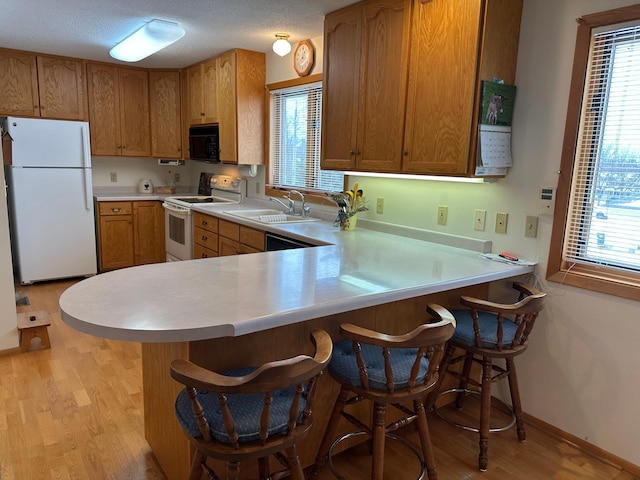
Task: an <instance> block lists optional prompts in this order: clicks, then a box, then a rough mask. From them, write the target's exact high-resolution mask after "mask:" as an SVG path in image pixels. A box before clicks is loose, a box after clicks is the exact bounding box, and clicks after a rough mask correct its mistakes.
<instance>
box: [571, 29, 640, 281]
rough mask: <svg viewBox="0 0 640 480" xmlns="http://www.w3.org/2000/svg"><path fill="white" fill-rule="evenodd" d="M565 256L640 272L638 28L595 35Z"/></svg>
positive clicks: (639, 43)
mask: <svg viewBox="0 0 640 480" xmlns="http://www.w3.org/2000/svg"><path fill="white" fill-rule="evenodd" d="M563 258H564V262H565V265H566V264H567V263H568V264H571V263H581V264H584V263H586V264H593V265H606V266H608V267H612V268H614V269H621V270H625V271H629V272H637V271H640V26H624V27H620V26H618V27H611V26H610V27H608V28H607V30H606V31H601V32H596V33H593V34H592V40H591V46H590V52H589V67H588V70H587V77H586V80H585V88H584V97H583V102H582V114H581V117H580V129H579V134H578V139H577V145H576V158H575V162H574V171H573V178H572V186H571V195H570V203H569V211H568V217H567V224H566V229H565V238H564V247H563Z"/></svg>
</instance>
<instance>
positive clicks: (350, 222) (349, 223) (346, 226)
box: [340, 213, 358, 232]
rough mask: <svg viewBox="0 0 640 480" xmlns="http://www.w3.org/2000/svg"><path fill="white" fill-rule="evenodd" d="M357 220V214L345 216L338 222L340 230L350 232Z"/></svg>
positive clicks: (354, 227)
mask: <svg viewBox="0 0 640 480" xmlns="http://www.w3.org/2000/svg"><path fill="white" fill-rule="evenodd" d="M357 222H358V214H357V213H356V214H353V215H351V216H350V217H348V218H345V219H344V220H342V221H341V222H340V230H344V231H346V232H351V231H353V230H355V229H356V223H357Z"/></svg>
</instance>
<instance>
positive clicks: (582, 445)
mask: <svg viewBox="0 0 640 480" xmlns="http://www.w3.org/2000/svg"><path fill="white" fill-rule="evenodd" d="M524 419H525V421H526V422H527V423H530V424H532V425H534V426H535V427H537V428H538V429H540V430H543V431H545V432H546V433H548V434H549V435H552V436H554V437H556V438H559V439H560V440H563V441H565V442H567V443H570V444H572V445H574V446H575V447H577V448H579V449H580V450H582V451H583V452H585V453H587V454H589V455H591V456H593V457H596V458H598V459H599V460H602V461H604V462H607V463H609V464H610V465H612V466H614V467H618V468H621V469H622V470H624V471H625V472H627V473H630V474H631V475H633V476H634V477H640V466H639V465H636V464H635V463H631V462H629V461H628V460H625V459H624V458H621V457H618V456H617V455H614V454H613V453H610V452H607V451H606V450H603V449H602V448H600V447H596V446H595V445H593V444H592V443H589V442H587V441H585V440H583V439H581V438H579V437H576V436H575V435H571V434H570V433H567V432H565V431H564V430H560V429H559V428H558V427H554V426H553V425H551V424H549V423H547V422H544V421H542V420H540V419H539V418H536V417H532V416H531V415H529V414H527V413H525V414H524Z"/></svg>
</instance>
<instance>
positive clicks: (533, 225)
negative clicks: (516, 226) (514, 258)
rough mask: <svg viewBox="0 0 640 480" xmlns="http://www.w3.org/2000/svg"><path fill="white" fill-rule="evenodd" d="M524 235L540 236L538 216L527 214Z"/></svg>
mask: <svg viewBox="0 0 640 480" xmlns="http://www.w3.org/2000/svg"><path fill="white" fill-rule="evenodd" d="M524 236H525V237H530V238H536V237H537V236H538V217H536V216H534V215H527V217H526V218H525V221H524Z"/></svg>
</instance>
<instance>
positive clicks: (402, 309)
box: [142, 220, 489, 480]
mask: <svg viewBox="0 0 640 480" xmlns="http://www.w3.org/2000/svg"><path fill="white" fill-rule="evenodd" d="M220 222H223V220H220ZM488 290H489V285H488V284H481V285H474V286H470V287H464V288H460V289H456V290H450V291H446V292H440V293H435V294H432V295H425V296H421V297H416V298H410V299H407V300H401V301H398V302H392V303H386V304H382V305H377V306H373V307H368V308H363V309H359V310H354V311H349V312H345V313H339V314H336V315H330V316H327V317H320V318H315V319H311V320H307V321H304V322H300V323H296V324H293V325H286V326H283V327H278V328H273V329H270V330H265V331H262V332H256V333H251V334H248V335H241V336H239V337H224V338H214V339H203V340H199V341H192V342H175V343H143V344H142V374H143V397H144V423H145V436H146V439H147V441H148V442H149V445H150V446H151V449H152V451H153V454H154V456H155V457H156V459H157V460H158V462H159V464H160V466H161V467H162V470H163V471H164V473H165V474H166V475H167V479H168V480H183V479H185V478H187V477H188V474H189V467H190V464H191V459H192V456H193V448H192V447H191V445H190V443H189V440H188V439H187V437H186V435H185V434H184V432H183V430H182V428H181V427H180V424H179V423H178V421H177V419H176V417H175V407H174V404H175V399H176V396H177V395H178V393H179V392H180V390H181V389H182V385H180V384H179V383H178V382H176V381H174V380H173V379H172V378H171V377H170V375H169V373H168V372H169V365H170V363H171V362H172V361H173V360H175V359H176V358H183V359H186V360H189V361H192V362H194V363H196V364H198V365H201V366H202V367H204V368H208V369H211V370H214V371H216V372H220V371H224V370H231V369H234V368H239V367H243V366H250V365H251V366H256V365H262V364H264V363H266V362H269V361H272V360H275V359H282V358H288V357H293V356H295V355H299V354H301V353H304V354H307V355H308V354H311V353H312V352H311V345H310V341H309V335H310V333H311V331H312V330H314V329H323V330H326V331H327V332H328V333H329V334H330V335H331V337H332V338H333V339H334V340H338V339H339V338H340V324H342V323H345V322H348V323H353V324H356V325H360V326H363V327H367V328H372V329H375V330H378V331H381V332H384V333H388V334H392V335H394V334H396V335H397V334H401V333H406V332H408V331H411V330H412V329H413V328H415V327H416V326H418V325H419V324H421V323H424V322H427V321H428V320H429V318H428V315H427V313H426V306H427V304H428V303H432V302H433V303H438V304H440V305H443V306H445V307H447V308H456V307H457V306H458V305H459V299H460V295H469V296H475V297H479V298H486V296H487V294H488ZM283 339H286V341H283ZM317 388H318V392H317V395H318V396H317V397H316V401H315V406H314V410H313V427H312V428H311V431H310V434H309V435H308V436H307V437H306V438H304V439H303V440H302V441H301V442H300V444H299V445H298V448H297V450H298V454H299V456H300V461H301V462H302V465H303V467H307V466H309V465H311V464H313V462H314V460H315V456H316V453H317V450H318V448H319V446H320V442H321V441H322V436H323V434H324V431H325V429H326V426H327V422H328V420H329V416H330V414H331V408H332V407H333V402H334V401H335V398H336V396H337V395H338V392H339V390H340V388H339V386H338V384H337V382H335V381H334V380H332V379H331V377H330V376H329V375H322V376H321V377H320V380H319V383H318V386H317ZM350 408H351V410H350V411H349V413H351V414H352V415H355V416H357V417H358V418H359V419H360V420H361V421H363V422H366V423H368V422H369V420H370V414H371V412H370V404H369V402H361V403H359V404H357V405H354V406H352V407H350ZM390 410H393V409H390ZM390 418H391V417H390ZM394 419H395V417H394ZM408 428H411V427H408ZM338 429H339V431H338V435H340V434H342V433H345V432H347V431H350V430H353V426H352V425H350V424H348V422H346V420H343V422H342V423H341V424H340V426H339V427H338ZM209 462H210V464H211V465H213V467H214V468H215V469H216V471H217V473H218V474H220V473H223V474H224V471H225V469H224V465H223V464H222V463H220V462H216V461H211V460H210V461H209ZM252 463H253V462H245V463H243V464H242V465H241V467H240V468H241V470H240V472H241V475H242V477H241V478H257V477H258V474H257V472H254V471H253V470H254V469H255V466H254V465H252ZM252 474H253V475H252Z"/></svg>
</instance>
